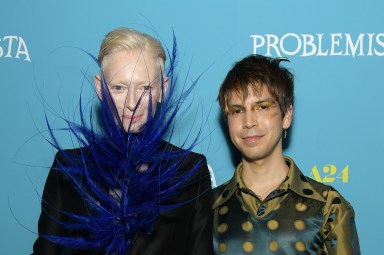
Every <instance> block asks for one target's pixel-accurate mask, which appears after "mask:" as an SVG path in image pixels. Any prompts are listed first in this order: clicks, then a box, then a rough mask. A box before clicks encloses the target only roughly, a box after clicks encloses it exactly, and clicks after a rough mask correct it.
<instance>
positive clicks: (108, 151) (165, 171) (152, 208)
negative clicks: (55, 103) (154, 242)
mask: <svg viewBox="0 0 384 255" xmlns="http://www.w3.org/2000/svg"><path fill="white" fill-rule="evenodd" d="M176 48H177V47H176V39H175V37H174V43H173V49H172V51H167V52H168V56H169V59H170V65H169V70H168V72H167V76H168V82H169V85H168V91H167V92H168V94H167V96H166V97H165V98H162V103H161V105H159V106H158V107H157V110H156V113H155V115H154V116H153V117H152V114H151V107H148V111H149V112H148V119H147V122H146V124H145V125H144V127H143V129H142V131H141V132H140V133H136V134H134V133H130V132H126V131H125V130H124V127H123V123H122V121H121V120H120V117H119V115H118V112H117V109H116V107H115V105H114V103H113V99H112V97H111V95H110V94H109V90H108V89H107V84H106V81H105V80H104V77H103V76H102V98H103V100H100V111H99V114H100V123H101V127H102V131H101V132H97V131H96V129H95V127H94V126H93V124H92V123H93V114H94V113H93V112H92V111H91V113H90V117H89V123H88V122H87V120H86V119H87V117H86V116H85V113H84V111H83V110H82V109H83V106H82V100H81V98H80V102H79V104H80V107H79V109H80V124H76V123H74V122H71V121H69V120H66V119H65V121H66V123H67V125H68V128H67V130H68V131H69V132H70V133H71V134H72V135H73V136H74V137H75V138H76V140H77V141H78V142H79V143H80V145H81V146H82V147H84V149H82V150H81V151H80V155H72V154H70V153H68V152H67V151H66V150H64V149H62V148H61V146H60V144H59V142H58V140H57V138H56V137H55V134H54V131H53V128H52V127H51V125H50V123H49V121H48V119H47V126H48V130H49V132H50V137H51V139H50V143H51V144H52V145H53V146H54V147H55V148H56V149H57V150H58V151H59V152H60V153H61V154H62V155H63V156H64V158H65V162H73V163H72V164H67V163H66V164H63V163H61V162H58V164H59V166H58V167H57V168H56V169H54V170H57V171H61V172H63V173H64V174H65V175H66V176H68V177H69V178H70V179H71V180H72V181H73V185H74V187H75V188H76V189H77V191H78V192H79V194H80V195H81V196H82V198H83V199H84V202H85V203H86V204H87V205H88V207H89V208H90V210H91V211H92V212H91V213H89V214H86V215H76V214H73V213H71V212H67V211H65V208H64V210H63V211H60V212H61V213H63V214H65V215H67V216H68V217H69V218H70V219H71V222H70V223H68V222H60V221H59V220H57V219H54V218H52V220H54V221H56V222H58V223H59V224H62V225H63V226H64V227H65V228H67V229H70V230H76V231H80V232H81V233H86V234H85V235H84V236H76V237H71V236H51V235H44V237H45V238H48V239H49V240H51V241H53V242H55V243H58V244H60V245H63V246H66V247H72V248H80V249H93V250H101V251H105V252H106V253H108V254H116V255H120V254H124V255H125V254H127V252H128V250H129V247H130V245H131V243H132V241H133V239H134V237H135V235H136V234H137V233H151V231H152V228H153V225H154V222H155V221H156V218H157V216H158V215H159V213H160V212H163V211H167V210H170V209H173V208H175V207H177V206H180V205H181V204H167V205H165V204H164V203H163V202H164V201H166V200H169V199H170V198H172V197H174V196H175V195H177V194H178V193H179V192H181V186H182V185H183V184H185V182H186V180H187V179H188V178H189V177H190V176H191V175H192V174H193V173H195V172H196V170H197V169H198V168H199V167H200V164H201V163H202V162H199V163H198V164H196V165H195V166H193V167H192V168H191V169H189V171H187V172H186V173H183V174H180V172H179V167H180V165H181V163H182V161H183V160H184V159H185V158H186V157H187V155H188V153H190V151H191V150H192V148H193V147H194V145H195V144H196V142H197V139H198V136H199V134H198V136H197V137H196V138H195V139H194V140H193V142H192V143H191V145H190V146H187V147H186V148H184V149H183V150H177V151H174V150H173V151H172V150H170V149H169V148H162V145H164V144H165V143H164V141H163V137H165V136H166V135H168V137H172V134H173V129H174V124H175V117H176V114H177V112H178V111H179V110H180V107H181V105H182V103H183V101H184V100H185V98H186V97H187V96H188V95H189V94H190V93H191V90H192V89H193V87H194V86H195V84H196V82H197V80H196V81H195V82H193V83H192V84H191V85H190V87H189V88H187V89H184V88H183V93H182V95H180V96H179V97H176V98H174V97H175V95H176V94H175V84H176V82H177V75H175V74H174V71H175V63H176V56H177V50H176ZM87 54H89V53H87ZM90 56H91V57H92V58H94V57H93V56H92V55H91V54H90ZM94 59H96V58H94ZM162 95H164V93H162ZM140 100H141V99H140ZM149 100H151V96H149ZM139 104H140V101H139V102H138V105H139ZM149 105H151V102H149ZM136 107H137V106H136ZM183 146H184V145H183ZM143 166H147V167H148V169H146V170H145V171H141V170H140V168H141V167H143ZM176 174H177V176H178V178H177V179H176V180H175V176H176ZM43 202H44V203H48V202H46V201H43ZM186 202H187V201H186Z"/></svg>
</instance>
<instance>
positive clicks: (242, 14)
mask: <svg viewBox="0 0 384 255" xmlns="http://www.w3.org/2000/svg"><path fill="white" fill-rule="evenodd" d="M383 8H384V3H382V2H381V1H379V0H376V1H373V0H367V1H355V0H353V1H346V0H341V1H329V0H326V1H321V2H311V1H304V0H291V1H261V0H253V1H250V0H244V1H226V0H225V1H215V0H214V1H201V0H195V1H176V0H163V1H149V0H140V1H139V0H131V1H128V0H113V1H100V0H92V1H91V0H83V1H74V0H67V1H59V0H58V1H48V0H41V1H27V0H24V1H23V0H15V1H7V2H4V3H2V7H1V10H2V11H1V15H0V85H1V93H0V106H1V107H0V108H1V125H0V150H1V153H0V157H1V158H0V162H1V168H0V176H1V178H0V208H1V220H0V221H1V224H0V226H1V228H2V233H1V238H0V244H1V245H0V249H1V252H0V253H1V254H29V253H30V252H31V251H32V245H33V242H34V240H35V239H36V237H37V235H36V232H37V221H38V216H39V213H40V194H41V192H42V189H43V186H44V182H45V178H46V176H47V173H48V171H49V167H50V165H51V163H52V160H53V157H54V154H55V150H54V149H53V148H52V146H50V144H49V142H48V141H49V133H48V132H47V124H46V119H45V116H47V118H48V120H49V122H50V123H51V124H52V125H53V127H54V128H56V129H59V128H61V127H65V124H64V122H63V121H62V119H61V117H63V116H64V117H66V118H68V119H71V120H75V121H76V120H78V107H79V98H80V95H81V96H82V100H83V102H84V103H85V104H88V105H90V104H91V103H95V100H94V98H95V93H94V87H93V84H92V83H93V78H92V77H93V75H94V74H95V73H97V72H98V66H97V64H96V63H95V62H94V61H93V59H92V58H91V57H90V56H89V55H88V53H90V54H92V55H95V56H96V55H97V54H98V50H99V47H100V43H101V40H102V39H103V37H104V35H105V34H106V33H107V32H109V31H110V30H112V29H114V28H117V27H123V26H124V27H131V28H134V29H138V30H140V31H143V32H146V33H149V34H151V35H153V36H155V37H157V38H159V39H160V40H161V42H162V43H163V44H164V46H166V47H168V48H169V49H171V48H172V43H173V34H175V36H176V40H177V44H178V61H177V67H178V69H177V71H178V73H179V75H180V77H182V78H181V79H180V83H181V84H180V86H182V85H183V84H184V83H185V84H187V85H188V84H190V83H191V82H193V81H194V80H196V79H197V78H199V77H200V78H199V81H198V83H197V85H196V88H195V90H194V92H193V95H192V97H191V98H190V99H188V100H187V102H186V104H185V105H186V106H185V107H184V109H183V110H182V114H180V118H179V122H178V123H176V127H177V128H176V130H177V132H176V134H175V135H174V137H173V138H172V141H173V142H174V143H175V144H181V143H182V142H183V141H184V140H185V138H186V137H188V135H190V137H193V136H195V135H196V134H197V132H198V131H199V130H201V131H202V133H201V135H200V142H199V144H198V145H197V147H196V148H195V150H196V151H198V152H201V153H204V154H205V155H206V156H207V158H208V163H209V166H210V169H211V172H212V183H213V185H214V186H215V185H220V184H221V183H223V182H224V181H226V180H227V179H229V178H230V177H231V176H232V175H233V171H234V168H235V166H236V164H237V163H239V160H240V158H239V155H237V154H236V152H235V151H234V150H233V147H232V146H231V144H230V141H229V140H228V137H227V136H228V134H227V131H226V129H227V127H226V124H225V121H224V120H223V117H222V115H221V113H220V110H219V105H218V102H217V94H218V89H219V86H220V84H221V82H222V80H223V78H224V76H225V75H226V73H227V72H228V70H229V69H230V68H231V66H232V65H233V63H234V62H235V61H238V60H240V59H241V58H243V57H245V56H246V55H249V54H252V53H257V54H262V55H266V56H272V57H287V58H289V60H290V62H289V63H285V64H284V65H285V66H286V67H287V68H289V69H291V70H292V71H293V72H294V74H295V79H296V84H295V107H294V120H293V126H292V127H291V128H290V129H289V130H288V140H287V141H286V144H285V151H284V154H285V155H288V156H290V157H292V158H294V159H295V161H296V163H297V165H298V166H299V167H300V168H301V170H302V171H303V172H304V173H305V174H306V175H308V176H310V177H312V178H313V179H315V180H317V181H319V182H323V183H326V184H330V185H332V186H334V187H335V188H336V189H338V190H339V191H340V192H341V193H342V194H343V196H344V197H345V198H346V199H347V200H349V201H350V202H351V204H352V205H353V206H354V208H355V211H356V224H357V228H358V232H359V237H360V242H361V249H362V253H363V254H379V253H380V249H379V247H380V245H379V242H380V240H379V238H380V236H381V232H382V231H383V229H384V222H383V221H381V220H380V217H381V216H382V215H384V199H383V198H382V197H381V188H382V182H383V181H382V180H383V178H384V167H383V164H382V162H381V160H382V159H383V158H384V105H383V95H384V81H383V79H384V26H383V22H382V18H381V17H382V10H383ZM187 108H188V109H187ZM186 110H188V111H186ZM190 133H191V134H190ZM57 136H58V139H59V140H60V142H61V143H62V145H63V147H67V148H70V147H74V146H76V144H74V142H73V139H72V137H70V136H69V135H68V134H67V133H65V132H62V133H61V132H58V133H57ZM47 140H48V141H47Z"/></svg>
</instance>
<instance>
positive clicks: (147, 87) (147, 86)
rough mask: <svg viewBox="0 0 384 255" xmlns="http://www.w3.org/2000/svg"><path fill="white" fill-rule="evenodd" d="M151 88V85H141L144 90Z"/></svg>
mask: <svg viewBox="0 0 384 255" xmlns="http://www.w3.org/2000/svg"><path fill="white" fill-rule="evenodd" d="M151 88H152V87H151V85H146V86H143V90H144V91H149V90H150V89H151Z"/></svg>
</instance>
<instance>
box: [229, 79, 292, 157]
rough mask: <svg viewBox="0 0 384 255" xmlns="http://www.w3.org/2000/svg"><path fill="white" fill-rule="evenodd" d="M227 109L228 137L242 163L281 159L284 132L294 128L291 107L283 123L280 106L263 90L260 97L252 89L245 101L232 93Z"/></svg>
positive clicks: (264, 88) (265, 89)
mask: <svg viewBox="0 0 384 255" xmlns="http://www.w3.org/2000/svg"><path fill="white" fill-rule="evenodd" d="M228 109H229V111H228V128H229V134H230V137H231V140H232V142H233V144H234V145H235V146H236V147H237V148H238V149H239V150H240V151H241V153H242V155H243V160H246V161H249V162H255V161H258V160H263V159H268V158H271V157H275V156H282V131H283V128H284V129H286V128H289V126H290V125H291V121H292V107H290V108H289V109H288V111H287V113H286V114H285V117H284V119H283V118H282V113H281V111H280V107H279V104H278V103H277V101H276V100H275V99H273V97H272V96H271V94H270V93H269V91H268V89H267V88H266V87H265V86H263V87H262V89H261V91H260V94H259V95H255V93H253V91H252V89H251V88H249V93H248V97H247V98H245V99H244V100H243V98H242V97H240V96H238V95H237V94H236V93H235V92H232V94H231V97H230V100H229V102H228Z"/></svg>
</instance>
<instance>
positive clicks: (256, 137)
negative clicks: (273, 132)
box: [242, 135, 263, 144]
mask: <svg viewBox="0 0 384 255" xmlns="http://www.w3.org/2000/svg"><path fill="white" fill-rule="evenodd" d="M262 137H263V136H261V135H251V136H244V137H242V139H243V141H244V142H245V143H246V144H253V143H257V142H259V141H260V140H261V138H262Z"/></svg>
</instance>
